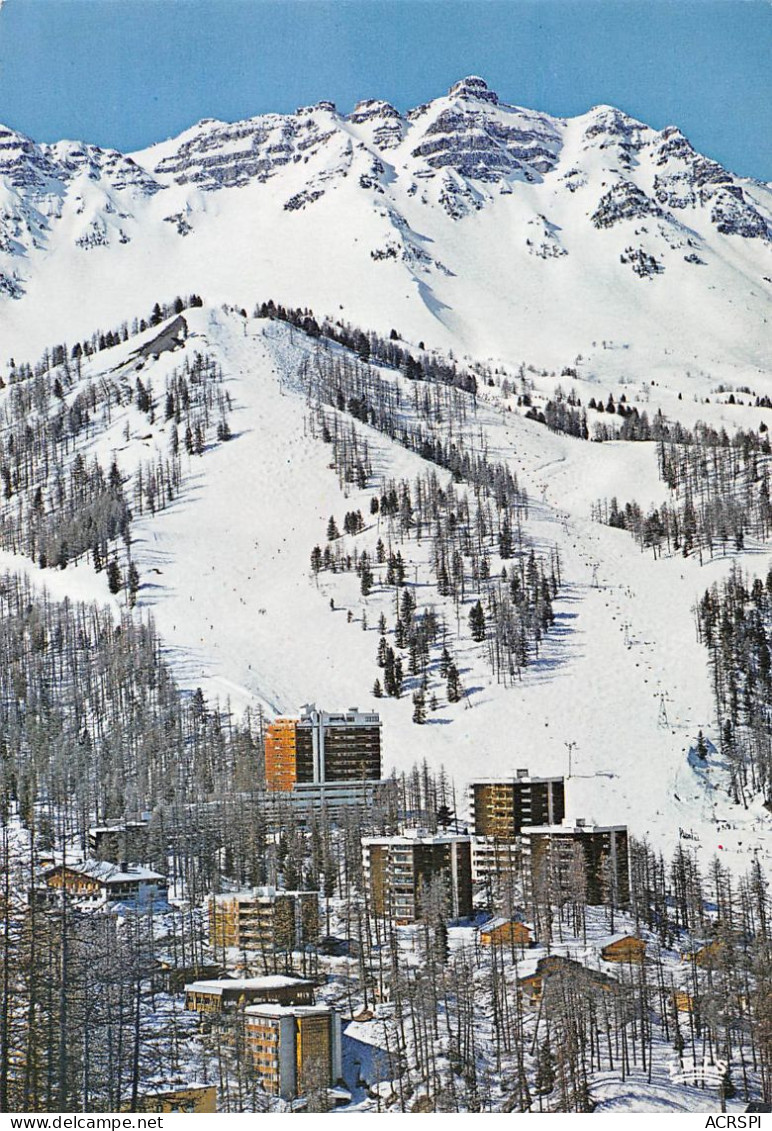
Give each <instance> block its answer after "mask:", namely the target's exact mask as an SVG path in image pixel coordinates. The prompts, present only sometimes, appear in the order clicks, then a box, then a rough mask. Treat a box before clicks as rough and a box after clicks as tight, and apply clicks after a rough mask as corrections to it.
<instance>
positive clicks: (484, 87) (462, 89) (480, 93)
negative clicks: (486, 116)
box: [448, 75, 499, 106]
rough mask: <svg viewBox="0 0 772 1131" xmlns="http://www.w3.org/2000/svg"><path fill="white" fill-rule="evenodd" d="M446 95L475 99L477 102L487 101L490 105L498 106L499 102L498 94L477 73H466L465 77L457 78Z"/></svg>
mask: <svg viewBox="0 0 772 1131" xmlns="http://www.w3.org/2000/svg"><path fill="white" fill-rule="evenodd" d="M448 97H450V98H453V97H456V98H465V99H476V100H477V101H478V102H489V103H490V104H491V105H492V106H498V103H499V96H498V94H496V92H495V91H493V90H491V89H490V87H489V86H488V84H487V82H486V81H485V79H482V78H480V76H479V75H467V77H466V78H464V79H459V81H458V82H456V83H454V84H453V86H452V87H451V88H450V90H449V91H448Z"/></svg>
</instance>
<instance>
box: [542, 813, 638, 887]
mask: <svg viewBox="0 0 772 1131" xmlns="http://www.w3.org/2000/svg"><path fill="white" fill-rule="evenodd" d="M577 849H578V850H579V852H578V853H577ZM523 854H524V857H525V858H526V860H527V862H528V872H529V876H530V881H531V884H532V885H533V886H534V888H540V889H542V890H547V889H548V890H550V891H551V892H552V896H553V898H554V897H557V898H559V899H560V900H561V901H562V900H564V899H566V898H568V897H570V895H571V893H572V892H573V891H575V889H576V879H577V877H576V869H577V866H578V865H582V866H583V871H584V877H585V883H586V899H587V903H588V904H608V903H611V904H613V905H614V906H616V907H627V906H628V904H629V902H630V860H629V853H628V844H627V826H626V825H606V826H601V825H593V824H588V823H586V822H585V821H583V820H581V819H577V820H575V821H571V822H566V821H564V822H563V824H562V825H537V826H534V827H533V828H523ZM545 885H547V888H545Z"/></svg>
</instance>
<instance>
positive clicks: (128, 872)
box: [46, 860, 166, 886]
mask: <svg viewBox="0 0 772 1131" xmlns="http://www.w3.org/2000/svg"><path fill="white" fill-rule="evenodd" d="M63 868H66V869H67V870H68V871H70V872H76V873H78V874H79V875H81V876H86V877H87V878H88V879H91V880H96V881H97V882H98V883H100V884H105V885H106V886H110V885H111V884H124V883H132V882H141V883H146V884H147V883H165V882H166V879H165V877H164V876H162V875H161V874H160V872H154V871H153V869H152V868H146V867H145V866H144V865H143V864H127V865H126V866H125V867H120V866H119V865H118V864H111V863H110V861H109V860H82V861H80V862H79V863H77V864H75V863H73V864H66V863H61V864H53V865H52V866H51V867H50V868H47V869H46V873H47V874H51V873H55V872H58V871H59V870H60V869H63Z"/></svg>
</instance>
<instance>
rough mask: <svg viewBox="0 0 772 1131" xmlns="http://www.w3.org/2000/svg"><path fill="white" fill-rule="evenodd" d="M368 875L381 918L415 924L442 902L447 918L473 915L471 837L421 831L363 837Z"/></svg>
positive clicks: (373, 903) (374, 908) (374, 905)
mask: <svg viewBox="0 0 772 1131" xmlns="http://www.w3.org/2000/svg"><path fill="white" fill-rule="evenodd" d="M362 852H363V857H364V867H365V875H366V877H367V882H368V885H369V890H370V897H371V899H372V907H373V911H374V912H375V914H376V915H381V916H385V917H388V918H391V919H394V921H395V922H397V923H412V922H415V920H416V919H419V918H421V916H422V915H423V914H425V913H426V910H427V902H428V901H429V900H433V899H439V900H440V902H441V911H442V914H443V916H445V917H446V918H448V919H458V918H461V917H463V916H466V915H471V914H472V857H471V838H470V837H468V836H455V835H450V834H445V835H443V834H438V835H436V836H429V835H425V834H422V833H420V832H415V833H412V834H409V833H406V834H404V835H403V836H392V837H364V838H363V840H362Z"/></svg>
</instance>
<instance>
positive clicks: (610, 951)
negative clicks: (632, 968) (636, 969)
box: [600, 935, 646, 966]
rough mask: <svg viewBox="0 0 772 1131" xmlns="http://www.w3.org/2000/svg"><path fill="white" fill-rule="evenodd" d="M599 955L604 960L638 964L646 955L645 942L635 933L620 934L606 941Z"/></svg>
mask: <svg viewBox="0 0 772 1131" xmlns="http://www.w3.org/2000/svg"><path fill="white" fill-rule="evenodd" d="M600 956H601V958H602V959H603V961H604V962H626V963H629V964H630V965H636V966H640V965H641V963H642V962H643V960H644V958H645V957H646V943H645V942H644V941H643V939H639V938H636V937H635V935H622V936H620V937H619V938H616V939H612V940H611V942H609V943H606V945H605V946H604V947H603V948H602V949H601V952H600Z"/></svg>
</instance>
